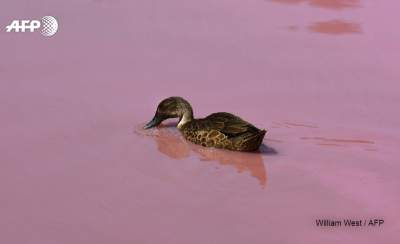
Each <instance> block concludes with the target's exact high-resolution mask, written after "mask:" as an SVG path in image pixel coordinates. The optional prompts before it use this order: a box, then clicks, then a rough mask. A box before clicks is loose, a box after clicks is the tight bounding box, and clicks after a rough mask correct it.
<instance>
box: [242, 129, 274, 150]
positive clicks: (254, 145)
mask: <svg viewBox="0 0 400 244" xmlns="http://www.w3.org/2000/svg"><path fill="white" fill-rule="evenodd" d="M265 133H267V131H266V130H259V131H257V132H256V133H254V132H253V133H245V134H243V135H241V136H240V138H238V140H237V142H238V143H237V144H236V148H237V150H238V151H245V152H251V151H256V150H257V149H258V148H259V147H260V145H261V144H262V142H263V139H264V136H265Z"/></svg>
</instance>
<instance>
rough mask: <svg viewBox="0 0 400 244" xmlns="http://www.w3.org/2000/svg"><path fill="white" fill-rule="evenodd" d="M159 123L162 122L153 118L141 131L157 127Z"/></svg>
mask: <svg viewBox="0 0 400 244" xmlns="http://www.w3.org/2000/svg"><path fill="white" fill-rule="evenodd" d="M161 122H162V120H161V119H160V118H159V117H158V116H154V118H153V119H152V120H151V121H150V122H149V123H147V124H145V125H144V126H143V129H145V130H147V129H150V128H153V127H155V126H157V125H159V124H160V123H161Z"/></svg>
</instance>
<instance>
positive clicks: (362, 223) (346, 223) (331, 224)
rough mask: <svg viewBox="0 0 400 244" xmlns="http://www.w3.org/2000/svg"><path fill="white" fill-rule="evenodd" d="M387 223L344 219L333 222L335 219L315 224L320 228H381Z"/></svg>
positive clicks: (379, 220)
mask: <svg viewBox="0 0 400 244" xmlns="http://www.w3.org/2000/svg"><path fill="white" fill-rule="evenodd" d="M384 222H385V221H384V220H383V219H364V220H362V219H358V220H353V219H343V220H333V219H316V220H315V224H316V225H317V226H318V227H341V226H348V227H363V226H372V227H379V226H381V225H383V223H384Z"/></svg>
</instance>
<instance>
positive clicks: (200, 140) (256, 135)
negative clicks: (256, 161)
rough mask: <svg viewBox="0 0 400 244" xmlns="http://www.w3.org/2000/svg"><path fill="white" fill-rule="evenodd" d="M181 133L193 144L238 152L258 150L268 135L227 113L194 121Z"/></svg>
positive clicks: (184, 127) (186, 125)
mask: <svg viewBox="0 0 400 244" xmlns="http://www.w3.org/2000/svg"><path fill="white" fill-rule="evenodd" d="M181 131H182V134H183V136H184V137H185V138H186V139H187V140H189V141H191V142H193V143H196V144H201V145H203V146H207V147H217V148H225V149H229V150H237V151H254V150H257V149H258V147H259V146H260V145H261V143H262V140H263V138H264V135H265V133H266V131H265V130H260V129H258V128H256V127H255V126H254V125H252V124H250V123H248V122H247V121H245V120H243V119H241V118H239V117H238V116H235V115H233V114H230V113H225V112H220V113H214V114H211V115H209V116H207V117H205V118H203V119H195V120H192V121H190V122H188V123H187V124H185V125H184V126H183V127H182V129H181Z"/></svg>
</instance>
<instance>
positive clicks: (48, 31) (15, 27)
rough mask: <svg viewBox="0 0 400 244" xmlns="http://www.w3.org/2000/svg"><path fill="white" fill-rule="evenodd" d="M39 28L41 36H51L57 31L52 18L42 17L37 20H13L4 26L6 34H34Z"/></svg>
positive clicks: (55, 21)
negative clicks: (27, 32)
mask: <svg viewBox="0 0 400 244" xmlns="http://www.w3.org/2000/svg"><path fill="white" fill-rule="evenodd" d="M40 27H42V28H41V30H40V33H41V34H42V35H43V36H53V35H54V34H56V33H57V30H58V21H57V19H56V18H54V17H53V16H44V17H43V18H42V19H41V21H39V20H13V21H12V22H11V23H10V24H9V25H7V26H6V32H25V31H29V32H34V31H36V30H37V29H39V28H40Z"/></svg>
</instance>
